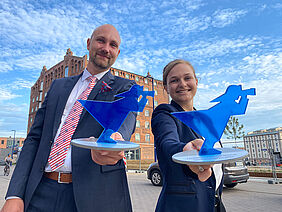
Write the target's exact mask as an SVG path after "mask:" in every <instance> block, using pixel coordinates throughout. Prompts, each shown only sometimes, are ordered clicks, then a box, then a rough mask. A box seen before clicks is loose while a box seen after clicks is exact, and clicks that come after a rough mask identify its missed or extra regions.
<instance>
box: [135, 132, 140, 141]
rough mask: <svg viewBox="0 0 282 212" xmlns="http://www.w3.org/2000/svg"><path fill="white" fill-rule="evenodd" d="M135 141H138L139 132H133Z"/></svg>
mask: <svg viewBox="0 0 282 212" xmlns="http://www.w3.org/2000/svg"><path fill="white" fill-rule="evenodd" d="M135 141H140V134H139V133H136V134H135Z"/></svg>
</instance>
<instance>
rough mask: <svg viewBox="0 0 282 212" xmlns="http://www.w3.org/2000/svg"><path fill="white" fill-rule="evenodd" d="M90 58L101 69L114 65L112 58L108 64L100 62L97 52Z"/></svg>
mask: <svg viewBox="0 0 282 212" xmlns="http://www.w3.org/2000/svg"><path fill="white" fill-rule="evenodd" d="M89 59H90V61H91V62H92V63H93V64H94V65H95V66H96V67H98V68H101V69H109V68H110V67H111V65H112V64H111V59H108V62H107V63H106V64H105V63H103V62H99V59H97V54H95V55H94V56H93V57H90V58H89Z"/></svg>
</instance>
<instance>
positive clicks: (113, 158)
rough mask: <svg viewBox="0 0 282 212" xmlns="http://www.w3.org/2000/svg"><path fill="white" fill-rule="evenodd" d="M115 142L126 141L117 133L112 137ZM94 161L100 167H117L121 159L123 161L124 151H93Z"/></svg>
mask: <svg viewBox="0 0 282 212" xmlns="http://www.w3.org/2000/svg"><path fill="white" fill-rule="evenodd" d="M111 138H112V139H114V140H120V141H124V139H123V138H122V135H121V134H120V133H118V132H115V133H113V134H112V135H111ZM91 157H92V160H93V161H94V162H95V163H97V164H99V165H115V164H116V163H117V162H118V161H119V160H120V159H123V157H124V152H123V151H107V150H94V149H91Z"/></svg>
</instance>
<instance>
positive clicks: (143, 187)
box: [0, 166, 282, 212]
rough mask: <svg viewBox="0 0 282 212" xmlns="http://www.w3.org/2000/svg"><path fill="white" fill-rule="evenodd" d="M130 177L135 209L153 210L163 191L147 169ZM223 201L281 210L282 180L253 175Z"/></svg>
mask: <svg viewBox="0 0 282 212" xmlns="http://www.w3.org/2000/svg"><path fill="white" fill-rule="evenodd" d="M2 170H3V167H2V166H0V208H1V207H2V205H3V204H4V196H5V193H6V190H7V187H8V183H9V180H10V176H8V177H7V176H3V171H2ZM128 181H129V187H130V193H131V199H132V204H133V209H134V212H153V211H154V208H155V206H156V202H157V199H158V196H159V193H160V191H161V187H155V186H153V185H152V184H151V182H150V181H149V180H147V179H146V173H134V172H129V173H128ZM223 202H224V204H225V206H226V209H227V211H228V212H242V211H244V212H249V211H250V212H257V211H263V212H268V211H271V212H280V211H281V208H282V184H276V185H275V184H268V183H267V179H266V178H251V179H250V180H249V181H248V182H247V183H243V184H239V185H238V186H236V187H235V188H233V189H227V188H224V190H223Z"/></svg>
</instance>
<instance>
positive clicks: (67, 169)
mask: <svg viewBox="0 0 282 212" xmlns="http://www.w3.org/2000/svg"><path fill="white" fill-rule="evenodd" d="M106 73H107V71H104V72H102V73H99V74H96V75H93V76H95V77H97V79H98V80H100V79H101V78H102V77H103V76H104V75H105V74H106ZM90 76H91V74H90V73H89V72H88V71H87V69H85V70H84V71H83V74H82V76H81V77H80V78H79V80H78V81H77V83H76V84H75V86H74V87H73V89H72V92H71V94H70V96H69V98H68V101H67V103H66V106H65V109H64V112H63V115H62V118H61V123H60V126H59V128H58V130H57V133H56V136H55V139H54V141H55V140H56V139H57V137H58V135H59V133H60V131H61V128H62V126H63V123H64V122H65V119H66V118H67V116H68V114H69V113H70V111H71V108H72V107H73V105H74V103H75V102H76V100H77V99H78V97H79V96H80V94H81V93H82V92H83V91H84V90H85V89H86V88H87V86H88V84H89V82H90V79H88V77H90ZM95 86H96V85H95ZM56 171H57V172H64V173H71V171H72V170H71V145H70V146H69V150H68V152H67V155H66V159H65V163H64V165H63V166H62V167H60V168H59V169H57V170H56ZM45 172H52V170H51V167H50V165H49V163H47V164H46V167H45Z"/></svg>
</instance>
